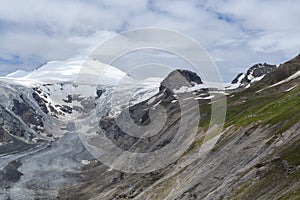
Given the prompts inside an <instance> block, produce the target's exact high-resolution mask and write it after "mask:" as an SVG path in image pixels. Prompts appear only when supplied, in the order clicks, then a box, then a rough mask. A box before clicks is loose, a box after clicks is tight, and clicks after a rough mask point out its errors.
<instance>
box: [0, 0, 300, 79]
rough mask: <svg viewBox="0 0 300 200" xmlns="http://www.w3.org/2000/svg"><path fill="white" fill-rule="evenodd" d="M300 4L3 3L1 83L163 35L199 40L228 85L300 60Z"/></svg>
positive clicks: (251, 0) (159, 0) (267, 0)
mask: <svg viewBox="0 0 300 200" xmlns="http://www.w3.org/2000/svg"><path fill="white" fill-rule="evenodd" d="M299 8H300V1H296V0H286V1H279V0H247V1H240V0H209V1H205V0H201V1H196V0H190V1H184V0H180V1H178V0H130V1H129V0H119V1H117V0H101V1H94V0H85V1H84V0H72V1H71V0H70V1H68V0H48V1H45V0H39V1H36V0H26V2H24V1H22V0H10V1H1V2H0V41H1V45H0V75H3V74H6V73H9V72H12V71H15V70H18V69H23V70H31V69H34V68H36V67H38V66H39V65H41V64H42V63H45V62H47V61H49V60H65V59H68V58H73V57H78V56H86V55H87V53H88V52H89V51H90V50H91V49H93V48H94V47H95V46H96V45H98V44H100V43H101V42H103V41H105V40H106V39H108V38H110V37H112V36H113V35H115V34H116V33H118V32H121V31H125V30H130V29H134V28H142V27H149V26H151V27H161V28H168V29H173V30H176V31H179V32H181V33H184V34H186V35H188V36H189V37H191V38H194V39H195V40H196V41H197V42H199V43H200V44H201V45H202V46H203V47H204V48H205V49H206V51H207V52H208V53H209V55H210V56H211V57H212V59H213V60H214V62H215V63H216V64H217V66H218V67H219V68H220V71H221V72H222V75H223V77H224V79H225V80H231V79H233V78H234V76H235V75H236V74H237V73H239V72H243V71H245V70H246V69H247V68H248V67H250V66H251V65H253V64H255V63H257V62H268V63H271V64H278V63H281V62H284V61H285V60H287V59H289V58H291V57H293V56H295V55H297V54H299V53H300V36H299V33H300V26H299V19H300V12H299Z"/></svg>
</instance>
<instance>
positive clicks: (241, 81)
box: [228, 63, 276, 89]
mask: <svg viewBox="0 0 300 200" xmlns="http://www.w3.org/2000/svg"><path fill="white" fill-rule="evenodd" d="M275 68H276V65H269V64H267V63H264V64H261V63H259V64H256V65H253V66H252V67H250V68H249V69H248V70H247V72H246V73H240V74H238V75H237V77H236V78H235V79H234V80H233V81H232V82H231V86H229V87H228V88H229V89H236V88H248V87H250V86H251V85H252V84H253V83H255V82H258V81H260V80H261V79H262V78H263V77H264V76H265V75H266V74H268V73H270V72H271V71H272V70H273V69H275Z"/></svg>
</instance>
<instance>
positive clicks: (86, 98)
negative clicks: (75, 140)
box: [0, 59, 160, 144]
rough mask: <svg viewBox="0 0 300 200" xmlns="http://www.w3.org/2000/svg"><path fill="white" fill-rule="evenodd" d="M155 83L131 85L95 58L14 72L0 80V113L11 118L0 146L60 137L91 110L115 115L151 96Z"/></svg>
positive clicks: (117, 70) (153, 81)
mask: <svg viewBox="0 0 300 200" xmlns="http://www.w3.org/2000/svg"><path fill="white" fill-rule="evenodd" d="M159 83H160V80H159V79H147V80H144V81H135V80H133V79H132V78H130V77H129V76H128V75H127V74H126V73H125V72H123V71H121V70H119V69H117V68H115V67H113V66H109V65H106V64H104V63H101V62H99V61H98V60H95V59H92V60H83V59H69V60H66V61H50V62H48V63H46V64H45V65H43V66H41V67H39V68H37V69H35V70H34V71H31V72H26V71H16V72H14V73H11V74H8V75H7V76H5V77H0V91H1V95H0V100H1V102H2V103H1V106H3V107H1V108H2V110H3V112H1V113H4V114H5V116H6V117H5V118H6V119H7V118H8V116H11V117H10V118H11V119H12V120H6V122H5V124H3V127H4V130H3V131H4V132H6V134H4V135H3V136H5V139H3V141H6V143H7V144H9V143H11V144H13V143H15V142H16V141H18V140H19V139H21V140H22V141H24V142H25V143H36V142H38V141H39V140H53V139H54V138H57V137H60V136H62V135H63V134H64V133H65V131H64V129H66V127H67V126H68V124H69V123H70V121H72V120H73V119H74V117H77V116H78V115H82V114H84V113H88V112H90V111H91V110H93V109H95V108H96V107H97V109H98V112H97V114H98V115H107V114H111V115H116V114H118V113H119V112H120V110H121V109H122V108H123V107H124V106H126V105H127V104H134V103H138V102H140V101H143V100H144V99H147V98H149V97H150V96H153V95H154V94H155V93H157V92H158V89H159ZM1 116H2V115H1ZM14 118H15V119H14ZM12 121H15V122H14V123H15V124H16V123H17V124H18V125H17V126H16V125H15V126H14V125H13V124H11V123H10V122H12ZM16 121H18V122H16ZM63 127H65V128H63ZM48 130H56V131H54V134H53V133H51V134H50V132H49V131H48ZM21 133H22V134H21ZM11 136H13V138H12V137H11ZM15 137H16V138H15ZM9 138H10V139H9ZM0 139H1V138H0ZM0 144H1V143H0Z"/></svg>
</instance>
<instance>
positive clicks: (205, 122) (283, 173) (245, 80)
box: [0, 56, 300, 200]
mask: <svg viewBox="0 0 300 200" xmlns="http://www.w3.org/2000/svg"><path fill="white" fill-rule="evenodd" d="M93 62H94V61H93ZM95 63H97V61H95ZM56 64H57V63H56ZM56 64H55V63H52V64H51V63H50V64H49V63H48V65H46V66H44V67H41V68H39V69H37V70H36V71H35V72H31V73H26V72H17V73H13V74H11V75H9V76H8V77H5V78H1V82H0V90H1V95H0V98H1V102H0V124H1V127H0V199H1V200H2V199H5V200H6V199H16V200H19V199H20V200H21V199H22V200H23V199H79V200H80V199H84V200H86V199H97V200H98V199H99V200H105V199H138V200H140V199H158V200H161V199H170V200H174V199H191V200H193V199H207V200H210V199H220V200H221V199H238V200H240V199H243V200H244V199H249V200H252V199H261V200H265V199H282V200H283V199H299V198H300V85H299V83H300V56H297V57H295V58H294V59H292V60H290V61H288V62H286V63H283V64H281V65H279V66H278V67H276V66H273V65H268V64H257V65H254V66H253V67H251V68H250V69H249V70H248V71H247V73H246V74H243V75H239V76H238V77H237V78H236V79H235V80H234V81H233V83H232V85H231V86H230V87H229V88H228V90H226V91H222V90H219V89H218V88H214V89H208V88H205V87H204V86H203V85H202V80H201V79H200V78H199V77H198V76H197V74H195V73H193V72H190V71H187V70H175V71H174V72H172V73H170V74H169V75H168V76H167V77H166V78H165V79H164V80H163V81H162V82H161V83H160V84H157V85H155V86H153V85H152V84H153V82H151V83H147V82H139V83H138V84H137V82H134V81H133V80H131V79H130V78H126V81H127V82H126V84H124V85H118V86H115V85H114V84H106V85H105V84H103V85H95V84H94V83H92V82H93V81H94V80H95V78H96V77H95V74H93V73H92V74H90V75H91V76H88V75H89V73H88V71H84V73H83V74H84V75H83V76H82V79H84V80H83V81H84V82H80V77H79V81H78V80H77V81H75V82H73V81H72V80H74V76H73V75H74V74H76V73H75V72H74V69H78V70H80V66H79V65H78V63H77V64H76V63H74V62H71V61H67V62H66V63H59V65H56ZM69 65H72V67H71V68H68V66H69ZM96 65H97V64H96ZM100 65H101V66H102V64H100ZM53 67H54V68H53ZM58 68H59V69H62V68H63V72H64V73H63V74H60V76H58V77H57V79H55V75H54V74H55V73H56V72H57V69H58ZM70 70H71V71H70ZM43 71H44V73H42V72H43ZM91 71H93V70H91ZM113 71H116V70H113ZM117 71H118V70H117ZM71 72H72V73H71ZM73 72H74V73H73ZM53 73H54V74H53ZM120 74H121V75H122V76H123V77H124V76H125V77H126V74H125V73H123V72H120V71H118V73H116V74H109V76H108V77H111V76H112V75H113V76H114V75H115V76H114V78H113V79H114V83H115V81H116V80H118V79H119V78H120V77H122V76H119V75H120ZM52 75H54V76H52ZM63 76H65V77H63ZM41 77H43V78H41ZM45 77H46V78H45ZM47 77H48V78H47ZM89 77H90V79H89ZM86 78H88V79H86ZM66 80H67V81H66ZM86 80H89V81H91V82H90V84H88V82H86ZM103 80H104V81H103V82H102V83H109V82H107V80H110V78H107V79H105V78H104V79H103ZM22 83H24V84H23V85H22ZM130 83H133V84H130ZM199 85H200V86H201V87H197V86H199ZM182 87H185V88H189V89H188V90H181V88H182ZM233 88H237V89H233ZM224 95H226V100H227V108H221V107H220V108H216V109H217V110H219V111H221V110H222V109H226V110H227V112H226V120H225V123H224V129H223V130H222V132H221V134H219V135H215V134H214V132H215V130H216V126H211V124H210V121H211V117H212V111H211V110H212V104H213V103H215V102H219V101H222V96H224ZM128 99H130V101H129V102H128V101H127V100H128ZM194 110H200V113H199V115H196V114H195V113H196V112H191V111H194ZM164 113H165V114H166V115H165V116H166V119H164V118H163V117H162V116H164ZM164 120H165V121H164ZM162 121H164V123H163V126H161V127H160V124H161V123H160V122H162ZM132 122H133V124H134V127H135V126H138V127H139V128H136V127H135V128H134V129H133V128H132V126H133V125H132V124H131V123H132ZM181 123H184V124H185V126H184V128H182V125H181ZM195 124H196V132H195V135H193V134H191V133H190V132H192V129H193V130H194V128H193V127H194V126H193V125H195ZM122 125H123V127H121V126H122ZM126 130H138V131H137V132H136V134H137V135H130V134H128V131H126ZM153 133H155V134H153ZM207 133H209V134H210V135H211V137H209V138H207V137H205V135H206V134H207ZM100 136H101V137H102V138H101V137H100ZM138 136H139V137H138ZM191 136H192V138H193V139H192V140H187V141H186V143H185V144H186V145H185V148H182V149H180V151H177V150H176V148H177V146H176V145H174V146H173V147H174V149H172V148H171V149H168V150H165V151H164V148H165V147H167V146H168V145H169V144H171V143H173V142H174V141H175V142H176V140H177V139H183V141H185V139H188V138H190V137H191ZM99 138H100V140H99ZM106 141H107V142H108V143H106ZM189 141H190V142H191V143H189ZM107 144H113V145H114V146H116V147H117V148H119V149H122V150H123V152H130V153H131V154H132V155H137V154H145V153H153V152H154V153H155V152H160V154H159V155H158V158H161V156H162V157H164V158H165V160H161V161H160V160H158V162H161V163H163V162H166V163H167V165H166V166H164V167H163V168H158V169H155V170H149V171H148V172H139V173H138V172H135V173H130V172H129V171H130V170H128V169H130V168H125V167H124V165H125V164H126V159H125V160H122V159H121V160H120V159H116V160H113V162H112V163H111V165H110V166H114V167H115V168H114V169H113V168H110V167H108V166H107V165H105V164H107V163H105V164H104V162H100V161H102V160H101V159H102V157H103V156H104V157H105V156H106V155H105V154H103V152H102V151H100V154H97V155H98V156H99V158H100V159H99V158H98V157H97V155H95V152H94V149H95V147H99V146H100V147H102V148H103V147H104V150H105V148H112V146H107ZM175 144H176V143H175ZM213 144H215V145H213ZM160 150H162V151H160ZM203 152H205V153H203ZM98 153H99V152H98ZM114 156H116V158H120V157H121V158H122V156H124V154H121V155H120V154H116V155H113V154H112V155H108V159H109V158H110V159H112V158H114ZM96 158H98V159H99V160H98V159H96ZM151 159H152V158H150V157H145V158H144V160H139V159H136V160H132V162H131V163H130V164H131V165H130V166H142V164H143V163H148V164H151V163H152V162H153V165H154V164H155V163H157V162H156V161H157V160H155V159H153V160H151ZM167 161H168V162H167ZM124 163H125V164H124ZM130 166H129V167H130ZM122 167H124V168H122ZM117 168H120V169H124V171H119V170H117ZM125 169H127V170H125Z"/></svg>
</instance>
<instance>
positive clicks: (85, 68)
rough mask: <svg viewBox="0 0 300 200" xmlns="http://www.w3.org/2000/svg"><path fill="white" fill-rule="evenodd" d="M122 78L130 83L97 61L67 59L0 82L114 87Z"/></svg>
mask: <svg viewBox="0 0 300 200" xmlns="http://www.w3.org/2000/svg"><path fill="white" fill-rule="evenodd" d="M99 76H102V77H103V78H102V79H101V80H100V81H101V82H100V83H98V79H99ZM124 78H125V79H127V80H128V81H130V78H129V76H128V75H127V74H126V73H125V72H123V71H121V70H119V69H118V68H115V67H113V66H110V65H107V64H104V63H102V62H100V61H98V60H95V59H92V60H89V59H69V60H66V61H49V62H47V63H46V64H45V65H42V66H41V67H39V68H37V69H35V70H34V71H30V72H26V71H22V70H19V71H16V72H13V73H10V74H8V75H7V76H5V77H1V78H0V80H1V79H2V80H3V79H4V80H5V81H11V82H13V83H18V84H21V85H27V86H33V85H41V84H53V83H66V82H75V81H76V82H79V81H81V82H80V83H85V84H103V85H114V84H116V83H117V81H118V80H120V79H124ZM76 79H80V80H76ZM123 81H124V80H123Z"/></svg>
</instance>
